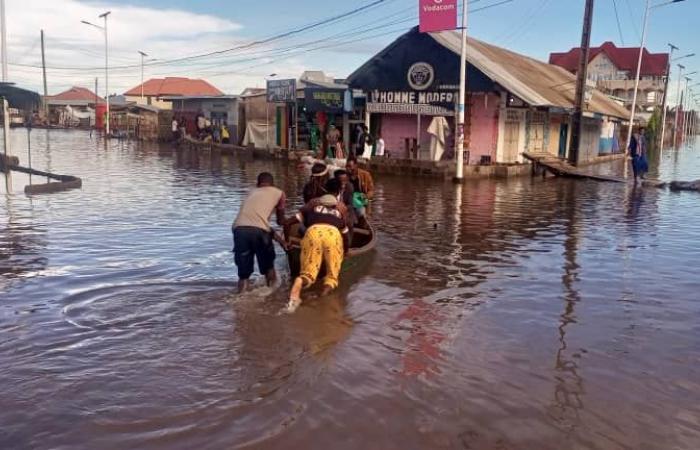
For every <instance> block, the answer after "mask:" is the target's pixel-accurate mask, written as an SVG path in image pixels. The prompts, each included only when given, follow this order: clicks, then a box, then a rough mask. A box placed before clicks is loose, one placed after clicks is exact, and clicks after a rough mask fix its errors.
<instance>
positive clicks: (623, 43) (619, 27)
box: [612, 0, 625, 47]
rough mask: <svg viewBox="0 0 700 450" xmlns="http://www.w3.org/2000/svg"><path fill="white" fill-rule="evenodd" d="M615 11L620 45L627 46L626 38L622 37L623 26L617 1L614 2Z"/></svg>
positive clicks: (613, 0)
mask: <svg viewBox="0 0 700 450" xmlns="http://www.w3.org/2000/svg"><path fill="white" fill-rule="evenodd" d="M612 3H613V9H614V10H615V19H616V20H617V31H619V32H620V43H621V44H622V46H623V47H624V46H625V38H624V37H623V36H622V25H621V24H620V15H619V14H618V13H617V1H616V0H612Z"/></svg>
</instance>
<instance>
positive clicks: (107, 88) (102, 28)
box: [81, 11, 111, 136]
mask: <svg viewBox="0 0 700 450" xmlns="http://www.w3.org/2000/svg"><path fill="white" fill-rule="evenodd" d="M110 13H111V11H107V12H106V13H103V14H100V15H99V16H98V17H99V18H100V19H104V22H105V24H104V26H103V27H101V26H99V25H95V24H94V23H90V22H88V21H87V20H81V22H82V23H84V24H85V25H90V26H91V27H95V28H97V29H98V30H102V32H103V33H104V34H105V92H106V94H107V95H105V100H106V101H107V124H106V126H105V131H106V133H107V136H109V134H110V129H109V121H110V116H109V41H108V40H107V16H109V15H110Z"/></svg>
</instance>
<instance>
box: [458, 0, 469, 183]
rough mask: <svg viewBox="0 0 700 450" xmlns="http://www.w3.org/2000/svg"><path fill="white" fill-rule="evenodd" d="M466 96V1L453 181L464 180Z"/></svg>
mask: <svg viewBox="0 0 700 450" xmlns="http://www.w3.org/2000/svg"><path fill="white" fill-rule="evenodd" d="M466 96H467V0H462V51H461V52H460V61H459V99H458V100H457V139H456V140H455V147H456V148H455V152H456V156H457V172H456V174H455V181H457V182H461V181H462V179H463V178H464V122H465V115H466V111H465V109H466V108H465V104H464V103H465V100H466Z"/></svg>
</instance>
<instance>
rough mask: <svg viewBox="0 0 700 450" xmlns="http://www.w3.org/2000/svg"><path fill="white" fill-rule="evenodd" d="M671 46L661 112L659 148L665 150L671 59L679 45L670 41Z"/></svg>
mask: <svg viewBox="0 0 700 450" xmlns="http://www.w3.org/2000/svg"><path fill="white" fill-rule="evenodd" d="M668 46H669V47H671V52H670V53H669V55H668V64H667V66H666V82H665V83H664V99H663V102H662V104H663V106H662V108H663V109H662V112H661V141H660V142H659V148H660V149H661V150H663V148H664V138H665V136H666V108H667V106H668V82H669V80H670V79H671V60H672V59H673V52H674V51H675V50H678V47H676V46H675V45H673V44H671V43H669V44H668Z"/></svg>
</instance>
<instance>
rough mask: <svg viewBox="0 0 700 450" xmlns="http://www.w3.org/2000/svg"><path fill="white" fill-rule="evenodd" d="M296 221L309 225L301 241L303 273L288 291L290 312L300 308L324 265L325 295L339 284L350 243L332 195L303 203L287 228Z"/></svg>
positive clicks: (336, 200) (335, 200)
mask: <svg viewBox="0 0 700 450" xmlns="http://www.w3.org/2000/svg"><path fill="white" fill-rule="evenodd" d="M297 222H299V223H302V224H303V225H304V226H305V227H306V233H305V234H304V238H303V239H302V240H301V273H300V275H299V276H298V277H297V278H296V279H295V280H294V283H293V284H292V289H291V292H290V293H289V302H288V303H287V308H286V311H287V312H289V313H293V312H294V311H296V310H297V308H299V306H300V305H301V291H302V289H304V288H308V287H310V286H312V285H313V284H314V283H315V282H316V279H317V278H318V275H319V272H320V271H321V265H324V267H325V270H326V276H325V278H324V279H323V292H322V295H327V294H328V293H330V292H331V291H333V290H334V289H336V288H337V287H338V278H339V276H340V267H341V265H342V263H343V258H344V257H345V252H346V251H347V249H348V246H349V242H348V231H349V230H348V227H347V225H346V223H345V218H344V217H343V214H342V212H341V211H340V210H339V209H338V199H337V198H336V197H335V196H334V195H332V194H327V195H324V196H322V197H321V198H320V199H318V200H315V201H314V202H312V203H311V204H308V205H306V206H304V207H303V208H302V209H301V210H300V211H299V213H298V214H297V215H296V216H295V217H294V218H292V219H291V220H290V221H288V222H287V224H286V225H285V227H286V228H287V230H288V229H289V227H291V226H292V225H293V224H295V223H297ZM285 234H287V235H288V234H289V233H288V232H287V233H285Z"/></svg>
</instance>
